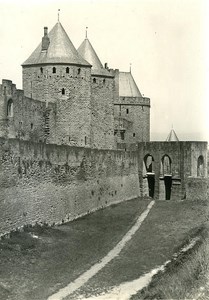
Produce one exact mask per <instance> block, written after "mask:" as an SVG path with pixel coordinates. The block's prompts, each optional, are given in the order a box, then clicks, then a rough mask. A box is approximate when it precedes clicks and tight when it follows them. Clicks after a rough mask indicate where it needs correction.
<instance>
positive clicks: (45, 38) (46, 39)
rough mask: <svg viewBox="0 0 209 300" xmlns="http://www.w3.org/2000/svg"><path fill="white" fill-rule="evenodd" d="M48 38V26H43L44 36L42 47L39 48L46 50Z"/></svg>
mask: <svg viewBox="0 0 209 300" xmlns="http://www.w3.org/2000/svg"><path fill="white" fill-rule="evenodd" d="M49 43H50V39H49V37H48V27H44V36H43V37H42V48H41V50H42V51H43V50H47V49H48V47H49Z"/></svg>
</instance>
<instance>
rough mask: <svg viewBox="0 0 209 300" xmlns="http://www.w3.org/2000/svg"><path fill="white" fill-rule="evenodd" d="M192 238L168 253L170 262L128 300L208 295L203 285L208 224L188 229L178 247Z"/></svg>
mask: <svg viewBox="0 0 209 300" xmlns="http://www.w3.org/2000/svg"><path fill="white" fill-rule="evenodd" d="M192 240H194V241H195V240H196V243H195V244H194V246H193V247H192V248H190V249H188V250H187V251H185V252H180V253H179V255H178V257H175V256H174V257H172V259H171V262H170V263H169V264H168V265H167V266H166V267H165V270H164V271H163V272H159V273H157V274H156V275H155V276H154V277H153V279H152V281H151V283H150V284H149V285H148V287H146V288H144V289H143V290H141V291H140V292H139V293H137V294H136V295H134V296H132V297H131V300H139V299H140V300H145V299H150V300H152V299H153V300H154V299H155V300H158V299H166V300H168V299H196V297H197V295H198V296H200V295H201V296H202V298H200V299H209V298H207V297H209V294H208V295H206V293H208V291H207V288H206V285H207V284H208V274H209V238H208V225H207V224H204V225H203V226H201V227H199V228H196V229H195V230H192V231H190V232H189V234H188V238H187V239H185V241H184V243H183V244H182V245H180V246H179V247H178V249H176V250H177V252H176V253H178V252H179V250H180V249H183V248H186V246H187V245H189V243H190V242H191V241H192Z"/></svg>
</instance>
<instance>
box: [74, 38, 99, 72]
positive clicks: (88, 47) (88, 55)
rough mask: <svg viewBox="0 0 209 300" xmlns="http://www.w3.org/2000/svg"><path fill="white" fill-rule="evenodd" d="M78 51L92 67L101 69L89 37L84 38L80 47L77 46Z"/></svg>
mask: <svg viewBox="0 0 209 300" xmlns="http://www.w3.org/2000/svg"><path fill="white" fill-rule="evenodd" d="M78 53H79V54H80V55H81V56H82V57H83V58H84V59H85V60H87V61H88V62H89V63H90V64H91V65H92V69H101V68H103V66H102V63H101V61H100V59H99V57H98V56H97V54H96V52H95V50H94V48H93V47H92V44H91V43H90V41H89V39H87V38H86V39H85V40H84V41H83V42H82V44H81V45H80V47H79V48H78Z"/></svg>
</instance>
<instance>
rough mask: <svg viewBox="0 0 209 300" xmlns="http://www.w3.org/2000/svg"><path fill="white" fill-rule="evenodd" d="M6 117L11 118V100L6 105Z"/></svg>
mask: <svg viewBox="0 0 209 300" xmlns="http://www.w3.org/2000/svg"><path fill="white" fill-rule="evenodd" d="M7 116H8V117H13V101H12V99H9V101H8V103H7Z"/></svg>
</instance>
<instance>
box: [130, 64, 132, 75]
mask: <svg viewBox="0 0 209 300" xmlns="http://www.w3.org/2000/svg"><path fill="white" fill-rule="evenodd" d="M131 65H132V64H131V63H130V73H131Z"/></svg>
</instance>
